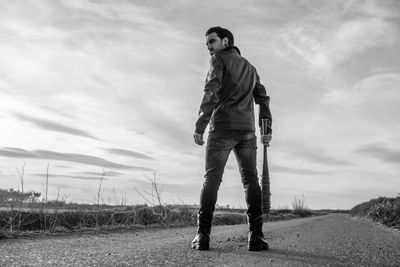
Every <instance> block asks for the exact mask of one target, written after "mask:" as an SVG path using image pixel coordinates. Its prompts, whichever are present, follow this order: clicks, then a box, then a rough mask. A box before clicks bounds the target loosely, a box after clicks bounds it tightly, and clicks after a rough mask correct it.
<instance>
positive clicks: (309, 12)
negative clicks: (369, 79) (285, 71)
mask: <svg viewBox="0 0 400 267" xmlns="http://www.w3.org/2000/svg"><path fill="white" fill-rule="evenodd" d="M305 3H307V4H306V5H304V7H303V8H305V10H304V15H303V16H301V17H299V18H298V19H297V20H293V21H292V22H290V23H288V24H287V25H284V26H283V27H281V28H280V29H279V31H278V39H277V43H276V50H277V51H278V52H279V53H281V54H282V55H284V57H288V60H291V61H293V62H297V63H298V64H304V61H306V62H308V63H309V64H310V66H311V67H315V68H320V69H319V70H329V69H330V68H332V67H334V66H336V65H338V64H339V63H342V62H346V61H348V60H350V59H351V58H352V57H354V56H355V55H357V54H361V53H363V52H365V51H368V50H369V49H371V48H374V47H390V46H391V45H392V44H395V43H396V42H397V41H398V40H399V31H398V27H397V24H396V23H394V22H393V21H391V20H390V19H387V17H388V16H385V15H384V14H389V13H391V12H392V11H390V7H384V6H385V5H384V4H381V3H382V1H380V2H373V1H366V2H365V1H364V2H361V1H352V2H351V3H352V4H350V5H349V4H348V3H347V1H343V2H338V3H337V2H335V4H326V5H319V4H316V3H314V2H312V1H305ZM312 3H314V4H315V7H314V5H313V4H312ZM373 6H375V7H376V9H375V11H376V12H372V11H373V8H371V7H373ZM378 7H381V8H380V9H378ZM378 10H380V11H378ZM386 11H387V12H386ZM360 13H362V16H360ZM398 15H399V14H398ZM293 56H295V57H294V58H293ZM296 58H297V60H296ZM293 59H295V60H293ZM299 59H301V60H302V61H301V60H300V61H299ZM321 68H322V69H321Z"/></svg>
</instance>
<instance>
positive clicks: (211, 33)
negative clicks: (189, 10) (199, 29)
mask: <svg viewBox="0 0 400 267" xmlns="http://www.w3.org/2000/svg"><path fill="white" fill-rule="evenodd" d="M233 44H234V39H233V34H232V33H231V32H230V31H229V30H227V29H225V28H221V27H219V26H218V27H211V28H210V29H208V30H207V31H206V46H207V49H208V51H210V55H213V54H214V53H215V52H218V51H220V50H222V49H224V48H226V47H229V46H233Z"/></svg>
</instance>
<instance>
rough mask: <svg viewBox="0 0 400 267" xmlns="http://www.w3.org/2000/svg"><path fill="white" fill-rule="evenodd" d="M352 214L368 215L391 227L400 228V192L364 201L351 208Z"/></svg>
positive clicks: (358, 215)
mask: <svg viewBox="0 0 400 267" xmlns="http://www.w3.org/2000/svg"><path fill="white" fill-rule="evenodd" d="M350 214H351V215H352V216H357V217H367V218H370V219H372V220H373V221H376V222H379V223H382V224H385V225H387V226H389V227H393V228H397V229H400V194H399V195H398V196H397V197H391V198H390V197H379V198H376V199H371V200H370V201H368V202H363V203H361V204H359V205H357V206H355V207H353V208H352V209H351V210H350Z"/></svg>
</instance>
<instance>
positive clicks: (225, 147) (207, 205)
mask: <svg viewBox="0 0 400 267" xmlns="http://www.w3.org/2000/svg"><path fill="white" fill-rule="evenodd" d="M231 143H232V142H231V140H229V136H216V135H215V134H210V136H209V139H208V141H207V148H206V174H205V176H204V177H205V182H204V184H203V189H202V190H201V194H200V209H199V213H198V217H197V223H198V229H197V235H196V237H195V239H194V240H193V242H192V247H193V248H195V249H198V250H208V249H209V240H210V239H209V236H210V232H211V222H212V217H213V213H214V209H215V203H216V202H217V196H218V189H219V186H220V184H221V181H222V175H223V173H224V169H225V165H226V161H227V160H228V157H229V153H230V151H231V149H232V145H231Z"/></svg>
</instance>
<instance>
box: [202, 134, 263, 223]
mask: <svg viewBox="0 0 400 267" xmlns="http://www.w3.org/2000/svg"><path fill="white" fill-rule="evenodd" d="M256 143H257V138H256V135H255V134H254V132H249V131H226V132H210V133H209V136H208V140H207V147H206V174H205V176H204V177H205V182H204V184H203V189H202V191H201V194H200V209H199V223H200V224H205V225H208V224H209V225H211V220H212V216H213V213H214V209H215V204H216V202H217V195H218V189H219V186H220V184H221V181H222V175H223V173H224V169H225V164H226V162H227V160H228V157H229V154H230V152H231V150H232V149H233V151H234V153H235V156H236V160H237V162H238V165H239V171H240V175H241V178H242V183H243V187H244V191H245V199H246V204H247V215H248V216H249V221H252V220H253V219H254V218H256V217H258V216H261V215H262V203H261V188H260V184H259V182H258V176H257V167H256V164H257V153H256V151H257V145H256Z"/></svg>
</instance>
